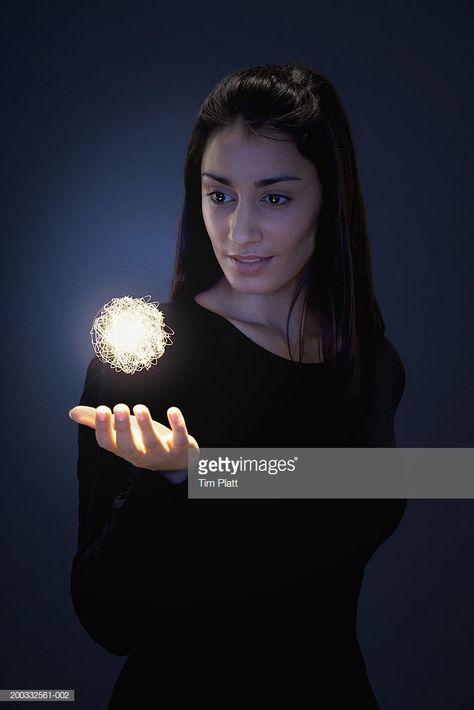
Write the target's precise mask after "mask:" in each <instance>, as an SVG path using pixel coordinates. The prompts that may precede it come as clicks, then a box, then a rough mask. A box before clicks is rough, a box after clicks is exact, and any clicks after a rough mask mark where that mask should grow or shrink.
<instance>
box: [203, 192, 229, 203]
mask: <svg viewBox="0 0 474 710" xmlns="http://www.w3.org/2000/svg"><path fill="white" fill-rule="evenodd" d="M207 196H208V197H210V198H211V202H214V203H215V204H216V205H223V204H225V202H224V200H223V199H220V198H224V197H226V194H225V192H219V191H217V190H213V191H212V192H208V193H207ZM214 196H216V197H217V198H218V199H214Z"/></svg>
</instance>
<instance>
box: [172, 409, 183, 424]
mask: <svg viewBox="0 0 474 710" xmlns="http://www.w3.org/2000/svg"><path fill="white" fill-rule="evenodd" d="M171 416H172V418H173V421H174V423H175V424H182V423H183V419H182V417H181V414H180V413H179V412H177V411H174V412H172V413H171Z"/></svg>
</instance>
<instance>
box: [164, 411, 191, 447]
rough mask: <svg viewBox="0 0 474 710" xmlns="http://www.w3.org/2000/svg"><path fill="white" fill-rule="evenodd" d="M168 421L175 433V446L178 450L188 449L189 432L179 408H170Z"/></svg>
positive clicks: (173, 438)
mask: <svg viewBox="0 0 474 710" xmlns="http://www.w3.org/2000/svg"><path fill="white" fill-rule="evenodd" d="M167 415H168V420H169V422H170V424H171V429H172V431H173V437H172V440H173V446H174V448H176V449H179V448H184V447H186V448H187V447H188V430H187V428H186V422H185V421H184V417H183V415H182V413H181V410H179V409H178V407H170V408H169V409H168V411H167Z"/></svg>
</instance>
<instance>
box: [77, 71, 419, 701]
mask: <svg viewBox="0 0 474 710" xmlns="http://www.w3.org/2000/svg"><path fill="white" fill-rule="evenodd" d="M160 307H161V309H162V310H163V312H164V315H165V321H166V323H167V325H169V326H170V327H171V328H172V329H173V330H174V331H175V335H174V336H173V345H172V346H171V347H167V348H166V351H165V354H164V355H163V357H162V358H161V360H160V361H159V363H158V365H157V366H156V367H154V368H152V369H151V370H149V371H142V372H140V373H137V374H135V375H134V376H133V377H130V376H128V375H123V374H120V373H117V372H115V371H113V370H112V369H111V368H110V367H108V366H107V365H104V364H103V363H101V362H100V361H99V360H98V359H97V358H93V359H92V361H91V363H90V364H89V367H88V370H87V375H86V381H85V385H84V390H83V393H82V397H81V400H80V405H79V406H77V407H74V408H73V409H72V410H71V412H70V416H71V418H72V419H74V421H76V422H78V423H79V424H80V425H81V426H80V427H79V460H78V478H79V493H80V500H79V535H78V551H77V554H76V555H75V557H74V561H73V565H72V575H71V591H72V599H73V603H74V607H75V609H76V612H77V614H78V616H79V619H80V620H81V622H82V624H83V625H84V627H85V629H86V630H87V631H88V633H89V634H90V635H91V637H92V638H93V639H94V640H95V641H97V642H98V643H99V644H101V645H102V646H103V647H104V648H106V649H107V650H109V651H110V652H111V653H114V654H116V655H127V654H128V659H127V661H126V663H125V664H124V666H123V668H122V671H121V673H120V675H119V678H118V679H117V682H116V684H115V687H114V690H113V692H112V696H111V700H110V703H109V708H117V707H133V708H136V707H154V706H155V704H156V706H158V704H159V703H160V702H161V701H163V698H164V696H165V694H166V695H167V697H168V698H173V697H174V699H175V701H176V702H179V700H180V699H181V697H184V693H185V692H186V693H188V692H191V694H192V697H193V698H194V700H196V701H201V700H202V701H204V702H207V704H208V705H211V706H215V707H217V706H218V707H224V708H225V707H231V706H233V705H234V704H235V705H237V704H239V703H241V702H243V701H244V700H251V699H254V700H256V701H261V702H263V701H265V702H277V701H282V700H283V701H287V702H290V701H291V702H292V703H293V705H294V706H295V707H301V706H302V703H303V699H305V702H307V701H308V700H311V702H314V703H315V707H324V708H325V709H326V708H348V707H358V708H359V707H360V708H376V707H377V703H376V699H375V696H374V694H373V691H372V689H371V686H370V683H369V680H368V676H367V671H366V667H365V663H364V659H363V656H362V653H361V650H360V647H359V643H358V640H357V633H356V631H357V630H356V614H357V600H358V596H359V592H360V587H361V583H362V579H363V573H364V568H365V565H366V564H367V562H368V560H369V559H370V558H371V556H372V555H373V553H374V552H375V550H376V549H377V548H378V547H379V546H380V545H381V544H382V543H383V542H384V540H386V539H387V537H388V536H389V535H390V534H391V533H392V532H393V530H394V529H395V528H396V527H397V525H398V524H399V522H400V520H401V518H402V516H403V512H404V510H405V505H406V501H400V500H359V499H357V500H350V499H348V500H345V499H344V500H316V499H311V500H300V499H291V500H215V499H214V500H213V499H208V500H201V499H199V500H197V499H188V498H187V470H186V469H187V452H188V448H189V447H193V448H199V447H217V446H220V447H243V446H245V447H262V446H263V447H272V446H285V447H288V446H295V447H361V446H364V447H393V446H396V443H395V438H394V417H395V412H396V409H397V406H398V404H399V401H400V399H401V396H402V393H403V390H404V385H405V371H404V366H403V363H402V361H401V359H400V356H399V354H398V352H397V350H396V349H395V347H394V346H393V345H392V344H391V343H390V341H389V340H388V339H387V338H386V337H385V334H384V333H385V326H384V322H383V318H382V315H381V312H380V308H379V306H378V303H377V300H376V297H375V294H374V289H373V283H372V273H371V262H370V249H369V242H368V238H367V227H366V222H365V217H364V207H363V201H362V195H361V190H360V185H359V180H358V174H357V167H356V161H355V157H354V149H353V144H352V139H351V133H350V128H349V125H348V121H347V117H346V114H345V112H344V109H343V107H342V105H341V102H340V100H339V98H338V96H337V94H336V91H335V89H334V87H333V86H332V84H331V83H330V82H329V81H328V80H327V79H326V78H324V77H323V76H321V75H320V74H319V73H317V72H316V71H314V70H313V69H311V68H310V67H307V66H305V65H295V64H285V65H263V66H257V67H252V68H248V69H242V70H238V71H235V72H232V73H231V74H229V75H228V76H226V77H225V78H224V79H222V81H220V82H219V84H218V85H217V86H216V87H215V88H214V89H213V91H211V93H210V94H209V96H208V97H207V98H206V99H205V101H204V102H203V104H202V105H201V108H200V111H199V115H198V118H197V121H196V124H195V127H194V130H193V132H192V135H191V139H190V143H189V147H188V152H187V157H186V165H185V202H184V207H183V213H182V219H181V224H180V232H179V238H178V244H177V254H176V262H175V271H174V276H173V284H172V292H171V297H170V299H169V301H168V302H167V303H165V304H161V306H160ZM132 411H133V414H131V412H132ZM167 420H168V423H169V425H170V426H169V427H168V426H165V424H164V423H163V422H165V421H167ZM387 613H389V610H387Z"/></svg>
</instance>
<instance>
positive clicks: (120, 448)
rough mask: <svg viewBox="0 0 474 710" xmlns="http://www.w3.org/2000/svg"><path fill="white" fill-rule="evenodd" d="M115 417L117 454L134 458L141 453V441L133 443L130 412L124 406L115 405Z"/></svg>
mask: <svg viewBox="0 0 474 710" xmlns="http://www.w3.org/2000/svg"><path fill="white" fill-rule="evenodd" d="M114 415H115V435H116V443H117V452H118V453H120V456H127V457H130V456H134V455H136V454H141V453H143V444H142V442H141V441H135V439H134V437H133V433H132V425H131V422H130V410H129V408H128V406H127V405H126V404H116V405H115V407H114Z"/></svg>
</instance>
